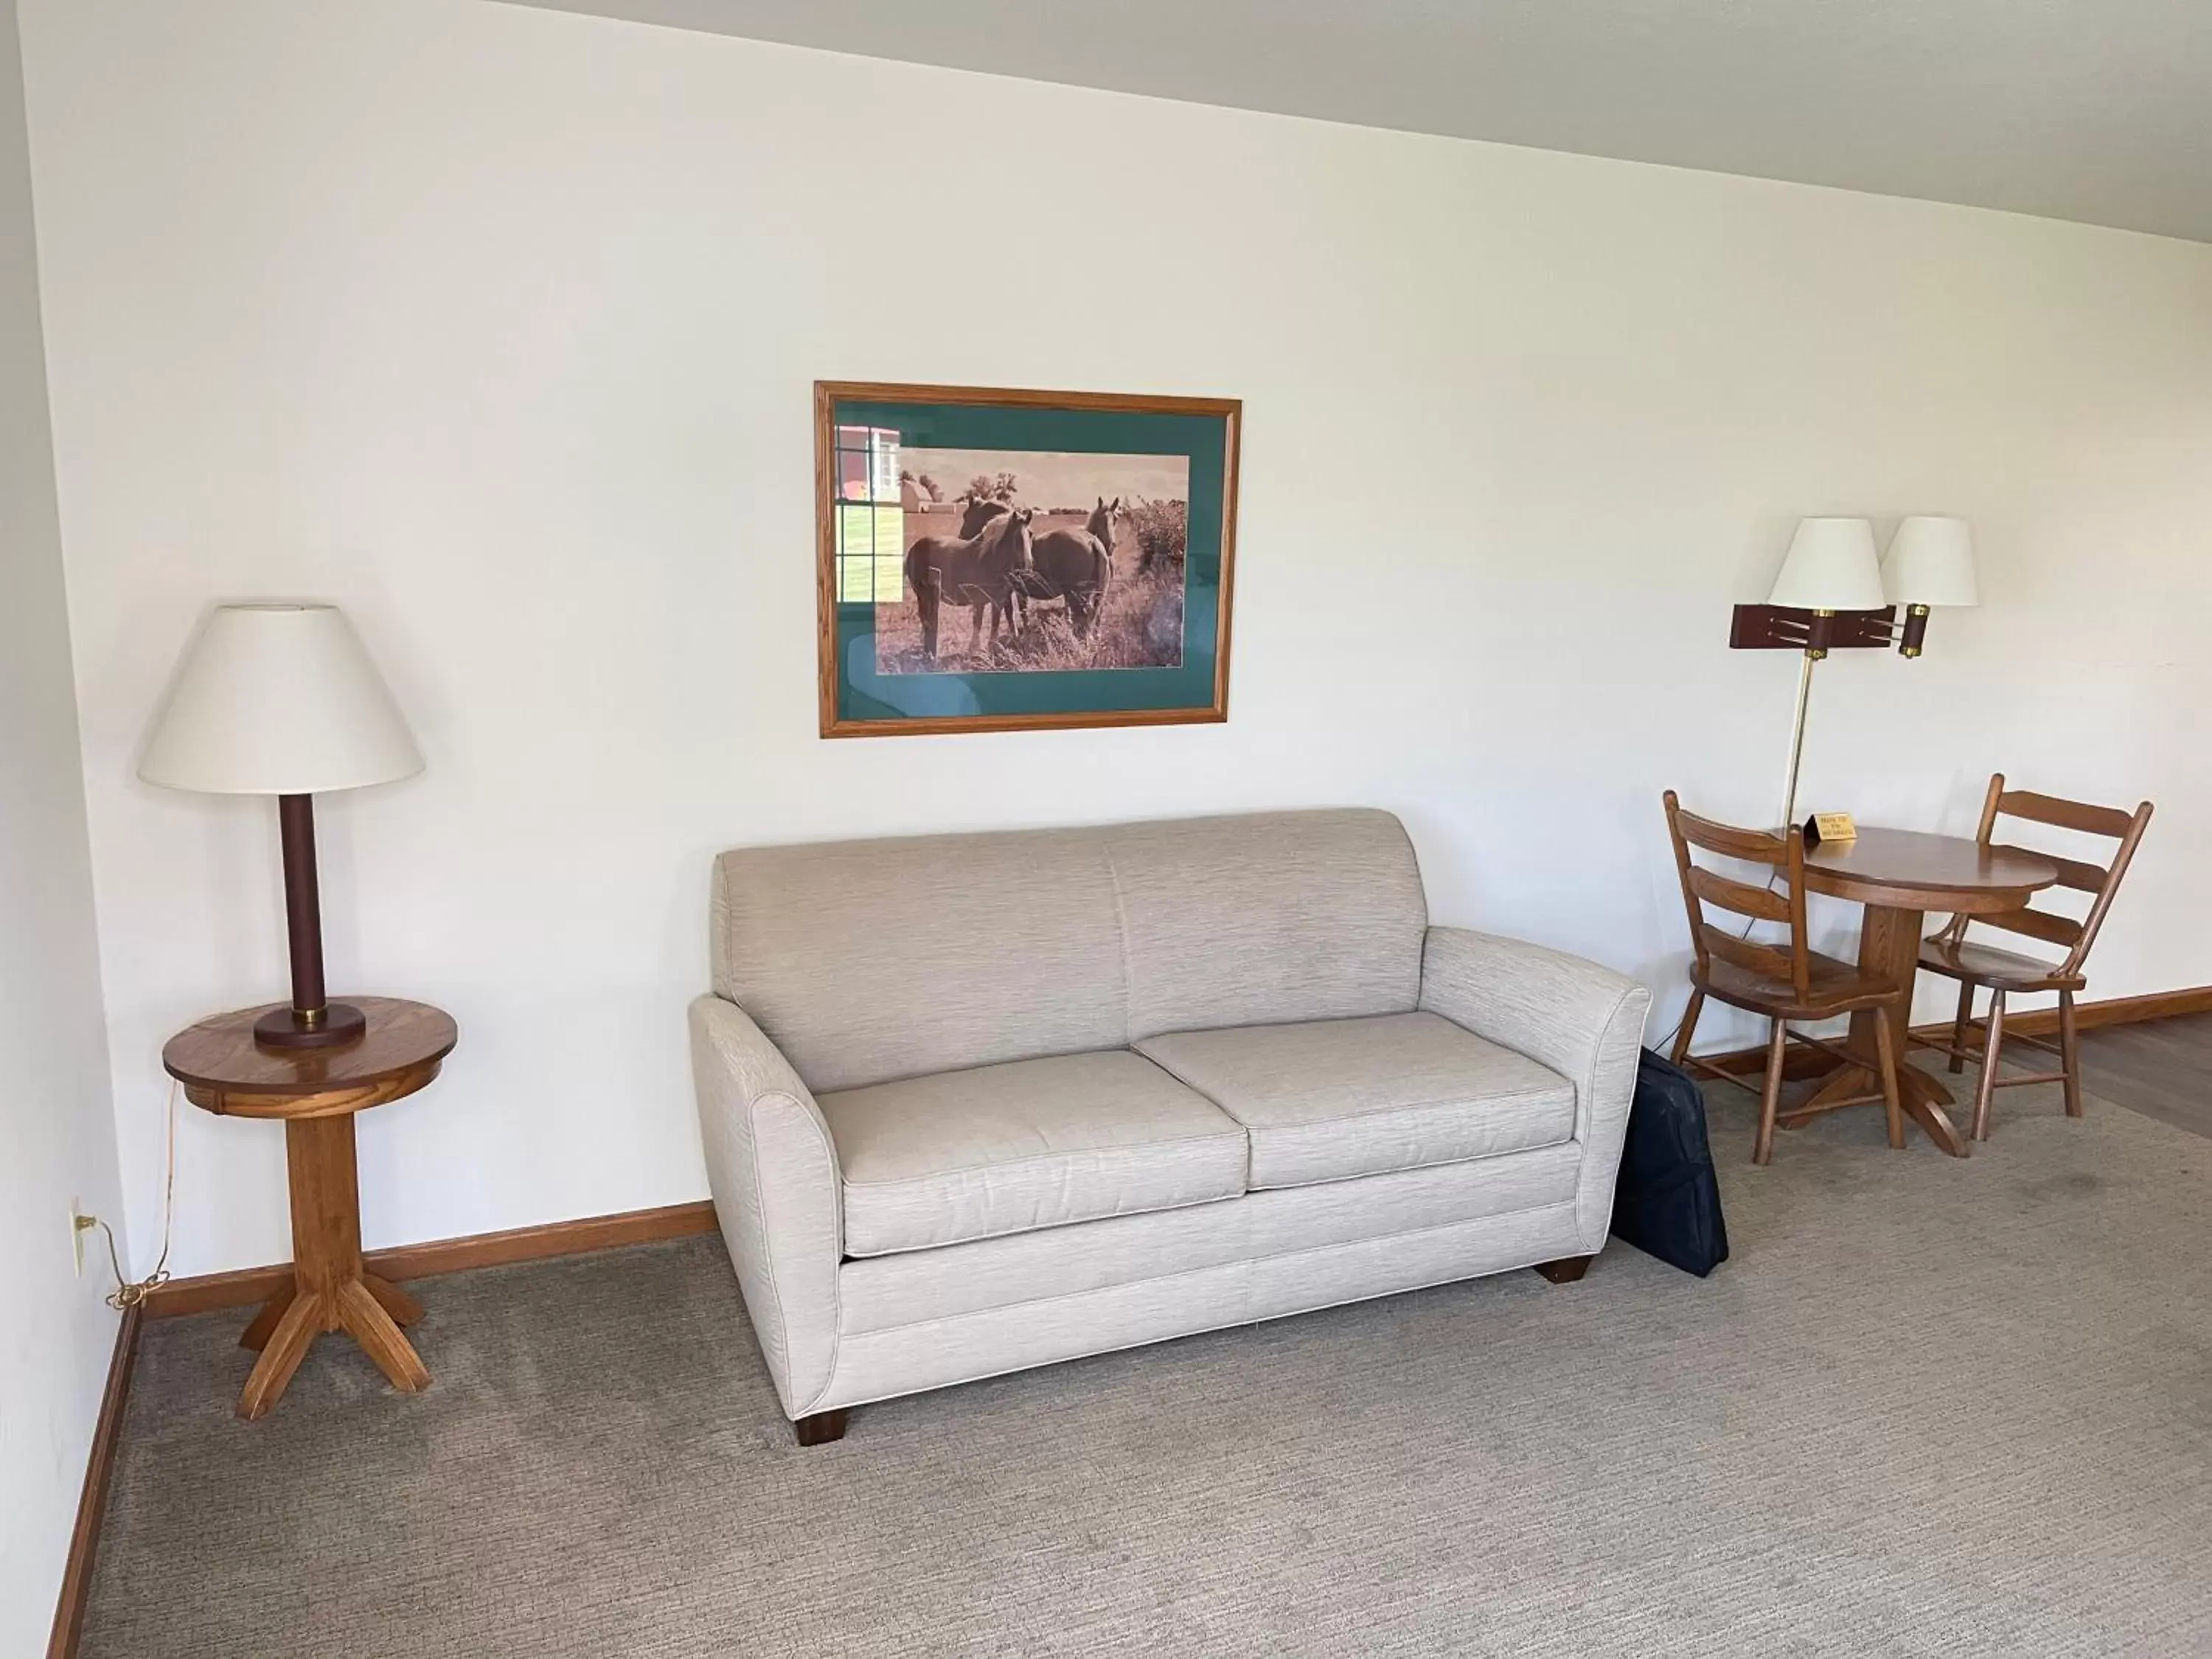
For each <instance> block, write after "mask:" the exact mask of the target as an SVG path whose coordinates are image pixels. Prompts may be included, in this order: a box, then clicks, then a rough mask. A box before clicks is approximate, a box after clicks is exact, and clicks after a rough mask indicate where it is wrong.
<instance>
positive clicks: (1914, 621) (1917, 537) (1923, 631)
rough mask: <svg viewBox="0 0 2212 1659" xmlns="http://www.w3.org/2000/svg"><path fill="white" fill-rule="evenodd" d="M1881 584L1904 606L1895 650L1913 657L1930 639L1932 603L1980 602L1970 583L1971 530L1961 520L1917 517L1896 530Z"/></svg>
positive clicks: (1884, 558)
mask: <svg viewBox="0 0 2212 1659" xmlns="http://www.w3.org/2000/svg"><path fill="white" fill-rule="evenodd" d="M1881 582H1882V586H1883V588H1884V590H1885V591H1886V592H1887V597H1888V599H1889V600H1890V602H1891V603H1892V604H1894V605H1903V606H1904V607H1905V629H1904V633H1903V635H1901V637H1900V638H1899V641H1898V647H1897V648H1898V650H1899V653H1901V654H1903V655H1905V656H1907V657H1917V656H1918V655H1919V654H1920V647H1921V645H1922V643H1923V641H1925V640H1926V639H1927V637H1928V609H1929V606H1930V605H1960V606H1965V605H1979V604H1980V603H1981V602H1982V599H1981V592H1980V589H1979V587H1978V586H1977V584H1976V582H1975V580H1974V532H1973V531H1972V529H1971V528H1970V527H1969V526H1968V525H1967V523H1966V520H1964V519H1946V518H1941V517H1937V516H1936V515H1934V514H1930V513H1919V514H1915V515H1914V516H1913V517H1911V518H1909V519H1906V520H1904V521H1903V522H1901V523H1900V524H1899V526H1897V534H1896V535H1894V536H1893V537H1892V538H1890V543H1889V551H1888V552H1887V554H1885V555H1884V556H1883V557H1882V562H1881Z"/></svg>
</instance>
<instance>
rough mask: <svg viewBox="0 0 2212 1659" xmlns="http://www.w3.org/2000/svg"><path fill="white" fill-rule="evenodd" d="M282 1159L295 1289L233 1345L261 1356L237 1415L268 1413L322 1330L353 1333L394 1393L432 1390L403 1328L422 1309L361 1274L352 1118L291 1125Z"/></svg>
mask: <svg viewBox="0 0 2212 1659" xmlns="http://www.w3.org/2000/svg"><path fill="white" fill-rule="evenodd" d="M284 1155H285V1163H286V1164H287V1166H288V1168H289V1172H290V1176H291V1188H292V1283H291V1284H290V1285H289V1286H287V1287H286V1288H285V1289H283V1290H282V1291H278V1292H277V1293H276V1295H275V1296H273V1297H270V1299H269V1301H268V1302H267V1303H266V1304H264V1306H263V1308H262V1310H261V1311H260V1312H259V1313H258V1314H257V1315H256V1316H254V1319H253V1322H252V1324H250V1325H248V1326H247V1327H246V1332H245V1334H244V1335H242V1336H240V1338H239V1340H240V1343H241V1344H243V1345H244V1346H246V1347H249V1348H258V1349H259V1350H260V1351H261V1358H259V1359H258V1360H257V1361H256V1362H255V1363H254V1366H253V1371H252V1375H251V1376H248V1377H247V1378H246V1388H245V1389H244V1391H243V1392H242V1393H240V1395H239V1396H238V1414H239V1415H240V1417H244V1418H248V1419H252V1418H258V1417H261V1416H264V1415H265V1414H266V1413H268V1411H269V1410H270V1407H273V1406H275V1405H276V1402H277V1401H279V1400H280V1399H282V1398H283V1394H284V1390H285V1389H286V1387H287V1386H288V1385H289V1383H291V1381H292V1374H293V1373H294V1372H295V1371H296V1370H299V1369H300V1362H301V1360H302V1359H303V1358H306V1357H307V1349H308V1346H309V1345H310V1344H312V1343H313V1341H314V1340H315V1338H316V1337H318V1336H319V1335H321V1334H323V1333H324V1332H325V1331H336V1330H343V1331H345V1332H347V1333H348V1334H349V1335H351V1336H352V1338H353V1339H354V1340H355V1341H356V1342H358V1343H360V1344H361V1346H362V1348H363V1349H364V1350H366V1351H367V1352H368V1357H369V1358H371V1359H374V1361H375V1362H376V1364H377V1369H378V1370H381V1371H382V1372H383V1373H384V1374H385V1376H386V1377H387V1378H389V1379H390V1381H391V1383H392V1387H393V1388H395V1389H403V1390H404V1391H406V1392H408V1393H410V1394H411V1393H413V1392H414V1391H415V1390H416V1389H422V1388H426V1387H428V1384H429V1381H430V1373H429V1371H428V1370H426V1369H425V1368H424V1366H423V1364H422V1358H421V1357H420V1356H419V1355H417V1354H416V1352H415V1349H414V1347H413V1346H412V1345H411V1344H410V1343H409V1341H408V1340H407V1339H406V1337H405V1336H404V1335H403V1334H401V1333H400V1329H399V1327H400V1325H401V1324H403V1323H405V1324H412V1323H413V1322H415V1321H416V1320H417V1319H419V1318H421V1317H422V1306H421V1304H418V1303H417V1302H416V1300H415V1298H414V1297H411V1296H409V1295H408V1294H407V1293H406V1292H405V1291H402V1290H399V1289H398V1288H397V1287H396V1286H394V1285H389V1284H386V1282H385V1281H384V1280H383V1279H378V1278H376V1277H375V1276H374V1274H371V1273H365V1272H364V1271H363V1270H362V1264H361V1191H360V1183H359V1179H358V1176H357V1175H356V1169H355V1164H354V1139H353V1117H352V1115H351V1114H344V1115H337V1116H333V1117H302V1118H294V1119H291V1120H289V1121H288V1122H286V1124H285V1125H284Z"/></svg>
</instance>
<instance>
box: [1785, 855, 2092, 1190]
mask: <svg viewBox="0 0 2212 1659" xmlns="http://www.w3.org/2000/svg"><path fill="white" fill-rule="evenodd" d="M2057 879H2058V866H2057V865H2056V864H2053V863H2052V862H2051V860H2049V859H2045V858H2038V857H2037V856H2036V855H2035V854H2032V853H2023V852H2020V851H2017V850H2011V849H2008V848H2001V847H1984V846H1983V845H1982V844H1981V843H1980V842H1977V841H1972V840H1970V839H1968V838H1966V837H1965V836H1935V835H1927V834H1923V833H1922V832H1921V831H1919V830H1917V829H1875V828H1870V827H1869V828H1862V829H1860V830H1859V832H1858V837H1857V840H1855V841H1828V842H1820V844H1819V845H1818V846H1815V847H1811V848H1807V849H1806V853H1805V888H1806V890H1807V891H1808V892H1813V893H1825V894H1826V895H1827V896H1829V897H1830V898H1838V899H1847V900H1850V901H1851V902H1855V903H1858V904H1862V905H1864V906H1865V907H1866V911H1865V919H1864V921H1863V925H1862V927H1860V930H1859V966H1860V967H1861V968H1863V969H1865V970H1866V971H1867V972H1869V973H1870V974H1879V975H1881V976H1883V977H1884V978H1886V979H1892V980H1894V981H1897V983H1898V984H1899V986H1900V987H1903V992H1904V1007H1905V1018H1906V1019H1907V1020H1908V1021H1910V1019H1911V1010H1912V982H1913V980H1914V978H1915V976H1916V975H1917V972H1918V970H1919V966H1920V940H1921V936H1922V933H1923V930H1924V927H1925V925H1926V918H1927V916H1928V914H1929V912H1931V911H1935V912H1939V913H1942V914H1944V915H1968V916H1975V915H1992V914H1995V913H1996V912H1998V911H2002V910H2012V909H2017V908H2020V907H2021V905H2023V904H2025V903H2027V898H2028V895H2030V894H2031V893H2033V892H2035V891H2037V890H2039V889H2041V888H2045V887H2049V886H2051V885H2052V884H2054V883H2056V882H2057ZM1876 1018H1879V1016H1878V1015H1877V1014H1876V1013H1875V1012H1874V1011H1873V1010H1871V1009H1868V1010H1863V1011H1862V1012H1858V1013H1856V1014H1853V1015H1852V1016H1851V1030H1850V1036H1849V1037H1848V1038H1847V1039H1846V1040H1845V1042H1844V1044H1843V1047H1844V1049H1845V1050H1846V1051H1847V1052H1848V1053H1849V1054H1850V1055H1851V1056H1852V1060H1851V1062H1850V1063H1848V1064H1845V1065H1841V1066H1837V1067H1836V1069H1835V1070H1834V1071H1833V1072H1832V1073H1829V1075H1828V1076H1827V1077H1826V1079H1824V1080H1823V1081H1822V1082H1821V1084H1820V1086H1819V1087H1818V1088H1817V1089H1815V1090H1814V1091H1813V1093H1812V1094H1810V1095H1808V1097H1806V1098H1805V1099H1804V1100H1803V1101H1802V1102H1800V1103H1798V1104H1797V1105H1796V1106H1793V1107H1786V1108H1784V1109H1783V1111H1782V1112H1781V1113H1780V1115H1778V1118H1777V1120H1776V1121H1778V1123H1780V1124H1781V1125H1782V1126H1783V1127H1785V1128H1796V1127H1798V1126H1799V1125H1802V1123H1804V1122H1805V1121H1807V1120H1808V1119H1810V1118H1812V1117H1814V1116H1816V1115H1819V1114H1820V1113H1822V1112H1825V1111H1828V1110H1831V1109H1833V1108H1834V1107H1836V1106H1838V1105H1840V1104H1843V1103H1846V1102H1848V1101H1850V1099H1851V1097H1854V1096H1857V1097H1865V1096H1866V1095H1867V1094H1869V1092H1872V1093H1873V1094H1874V1095H1875V1097H1877V1098H1879V1097H1880V1094H1881V1074H1880V1073H1879V1072H1878V1071H1877V1070H1876V1064H1877V1062H1876V1059H1875V1054H1876V1048H1875V1019H1876ZM1902 1035H1903V1033H1901V1032H1900V1033H1899V1036H1902ZM1904 1062H1905V1047H1904V1045H1903V1044H1902V1043H1900V1044H1899V1048H1898V1067H1897V1070H1898V1078H1897V1085H1898V1093H1899V1097H1900V1101H1901V1103H1902V1104H1903V1106H1904V1108H1905V1115H1906V1116H1907V1117H1909V1118H1911V1121H1913V1122H1915V1123H1917V1124H1918V1125H1919V1126H1920V1127H1921V1128H1922V1129H1923V1130H1924V1131H1925V1132H1926V1133H1927V1135H1928V1138H1929V1139H1930V1140H1932V1141H1934V1142H1935V1143H1936V1145H1937V1146H1941V1147H1942V1149H1943V1150H1944V1151H1945V1152H1948V1153H1950V1154H1951V1156H1952V1157H1954V1158H1964V1157H1966V1154H1967V1151H1968V1149H1969V1148H1970V1147H1971V1146H1972V1142H1971V1141H1970V1140H1968V1139H1966V1136H1965V1135H1963V1134H1961V1133H1960V1131H1959V1127H1958V1126H1957V1125H1956V1124H1954V1123H1953V1122H1952V1121H1951V1120H1950V1119H1949V1118H1948V1116H1946V1115H1944V1111H1943V1108H1944V1107H1946V1106H1948V1105H1949V1104H1950V1103H1951V1091H1949V1090H1948V1089H1947V1088H1945V1087H1944V1086H1943V1085H1942V1083H1941V1082H1939V1081H1938V1080H1937V1079H1935V1078H1932V1077H1930V1076H1929V1075H1928V1073H1925V1072H1923V1071H1921V1070H1919V1069H1918V1068H1917V1067H1915V1066H1907V1065H1905V1063H1904Z"/></svg>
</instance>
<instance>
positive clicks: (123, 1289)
mask: <svg viewBox="0 0 2212 1659" xmlns="http://www.w3.org/2000/svg"><path fill="white" fill-rule="evenodd" d="M176 1213H177V1085H176V1080H175V1079H170V1083H169V1134H168V1169H167V1175H166V1176H165V1177H164V1179H163V1182H162V1187H161V1255H160V1257H159V1258H158V1259H157V1260H156V1261H155V1263H154V1271H153V1272H152V1273H149V1274H147V1275H146V1277H145V1278H143V1279H125V1277H124V1276H123V1260H122V1256H121V1255H120V1254H119V1253H118V1251H117V1249H116V1248H115V1229H114V1228H112V1227H111V1226H109V1225H107V1224H106V1222H105V1221H102V1222H101V1223H100V1231H102V1232H103V1233H106V1235H107V1265H108V1267H110V1268H112V1270H113V1271H114V1273H115V1288H114V1289H113V1290H112V1291H109V1292H108V1293H107V1298H106V1299H107V1305H108V1306H109V1307H111V1308H113V1309H115V1310H117V1311H118V1313H119V1312H121V1311H122V1310H124V1309H126V1308H135V1307H137V1305H138V1304H140V1303H142V1302H143V1301H145V1299H146V1295H147V1292H148V1291H151V1290H153V1289H154V1288H155V1286H156V1285H166V1284H167V1283H168V1282H169V1232H170V1228H171V1225H172V1224H173V1222H174V1221H175V1219H176Z"/></svg>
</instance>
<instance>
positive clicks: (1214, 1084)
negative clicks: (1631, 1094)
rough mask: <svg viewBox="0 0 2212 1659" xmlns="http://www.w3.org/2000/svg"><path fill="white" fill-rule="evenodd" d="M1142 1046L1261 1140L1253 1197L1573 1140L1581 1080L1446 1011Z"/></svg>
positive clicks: (1188, 1035) (1256, 1145)
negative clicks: (1542, 1063) (1279, 1189)
mask: <svg viewBox="0 0 2212 1659" xmlns="http://www.w3.org/2000/svg"><path fill="white" fill-rule="evenodd" d="M1137 1049H1138V1052H1139V1053H1140V1054H1146V1055H1147V1056H1149V1057H1150V1058H1151V1059H1152V1060H1157V1061H1158V1062H1159V1064H1160V1065H1162V1066H1165V1067H1166V1068H1167V1069H1168V1070H1169V1071H1170V1072H1172V1073H1175V1075H1176V1077H1178V1078H1180V1079H1182V1081H1184V1082H1185V1083H1188V1085H1190V1086H1191V1087H1192V1088H1194V1089H1195V1090H1197V1091H1199V1092H1200V1094H1202V1095H1204V1096H1206V1097H1207V1098H1208V1099H1209V1100H1211V1101H1212V1102H1213V1103H1215V1104H1216V1105H1217V1106H1218V1107H1220V1109H1222V1110H1223V1111H1225V1112H1226V1113H1228V1114H1229V1115H1230V1116H1231V1117H1233V1118H1235V1119H1236V1120H1237V1121H1238V1122H1239V1123H1242V1124H1243V1125H1244V1126H1245V1127H1246V1128H1247V1129H1249V1131H1250V1132H1251V1136H1252V1177H1251V1179H1252V1186H1253V1188H1254V1189H1255V1191H1256V1190H1258V1189H1259V1188H1267V1187H1304V1186H1310V1185H1312V1184H1314V1183H1316V1182H1325V1181H1346V1180H1350V1179H1351V1178H1352V1177H1353V1176H1366V1175H1379V1174H1382V1173H1383V1172H1385V1171H1388V1170H1417V1169H1421V1168H1425V1167H1426V1166H1428V1165H1431V1164H1456V1163H1460V1162H1462V1161H1463V1160H1465V1159H1468V1158H1494V1157H1497V1156H1498V1155H1499V1154H1501V1153H1504V1152H1528V1151H1531V1150H1533V1149H1534V1148H1536V1147H1540V1146H1558V1145H1559V1143H1560V1142H1562V1141H1565V1140H1571V1139H1573V1138H1574V1133H1575V1085H1573V1084H1572V1083H1571V1082H1570V1081H1568V1080H1567V1079H1565V1078H1563V1077H1561V1076H1560V1075H1559V1073H1557V1072H1554V1071H1552V1070H1550V1069H1548V1068H1547V1067H1546V1066H1540V1065H1538V1064H1537V1063H1536V1062H1535V1061H1534V1060H1530V1059H1529V1058H1528V1056H1527V1055H1525V1054H1516V1053H1515V1052H1514V1051H1513V1050H1512V1049H1510V1048H1501V1047H1500V1046H1499V1045H1498V1044H1497V1043H1495V1042H1488V1041H1486V1039H1484V1038H1482V1037H1479V1036H1476V1035H1475V1034H1474V1032H1472V1031H1470V1030H1467V1029H1465V1028H1464V1027H1462V1026H1459V1025H1455V1024H1452V1022H1451V1021H1449V1020H1448V1019H1446V1018H1443V1016H1441V1015H1439V1014H1428V1013H1407V1014H1376V1015H1370V1016H1368V1017H1365V1018H1355V1019H1323V1020H1311V1021H1304V1022H1301V1023H1298V1024H1285V1025H1245V1026H1233V1027H1231V1028H1228V1029H1226V1030H1215V1031H1176V1032H1172V1033H1170V1034H1169V1035H1167V1036H1156V1037H1147V1038H1146V1039H1145V1040H1144V1041H1143V1042H1139V1044H1138V1045H1137Z"/></svg>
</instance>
